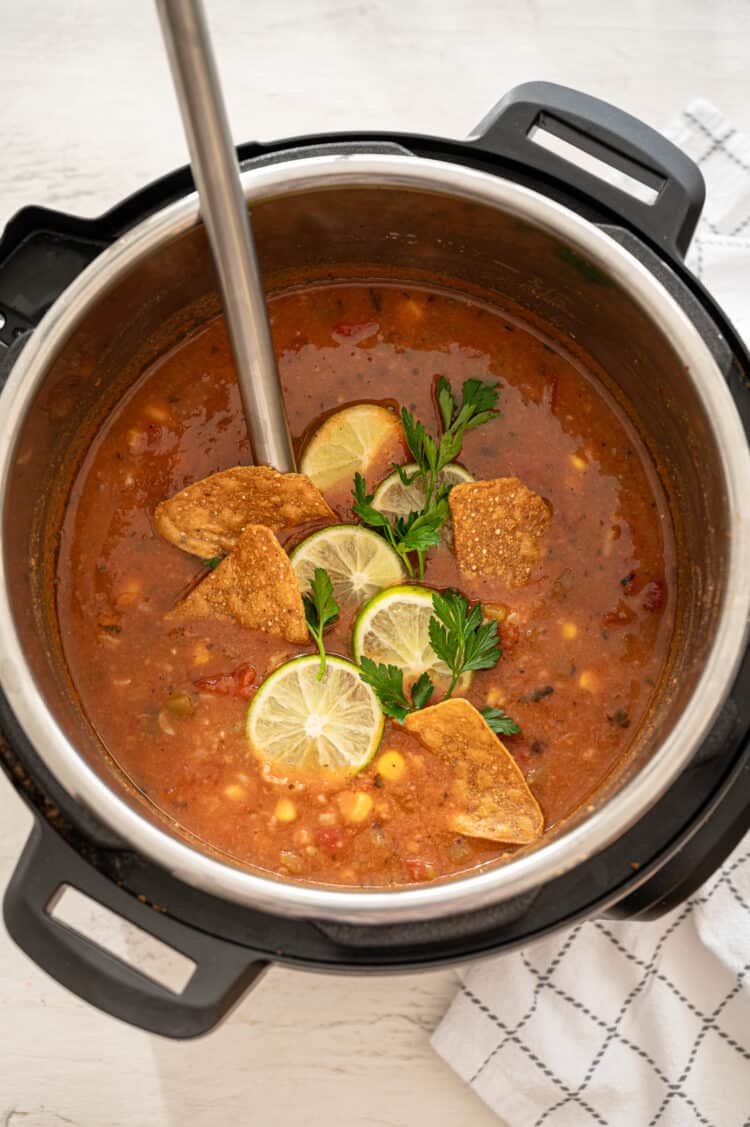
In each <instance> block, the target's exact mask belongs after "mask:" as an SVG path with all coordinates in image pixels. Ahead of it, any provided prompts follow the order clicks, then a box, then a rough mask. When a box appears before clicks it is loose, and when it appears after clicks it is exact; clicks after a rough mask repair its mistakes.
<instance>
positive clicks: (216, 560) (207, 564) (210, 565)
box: [201, 556, 224, 571]
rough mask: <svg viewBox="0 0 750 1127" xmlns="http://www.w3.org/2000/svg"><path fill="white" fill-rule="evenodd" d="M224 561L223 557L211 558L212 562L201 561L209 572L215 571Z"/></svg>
mask: <svg viewBox="0 0 750 1127" xmlns="http://www.w3.org/2000/svg"><path fill="white" fill-rule="evenodd" d="M223 559H224V557H223V556H211V559H210V560H201V563H202V564H203V566H204V567H206V568H208V570H209V571H213V569H214V568H215V567H218V566H219V564H220V563H221V561H222V560H223Z"/></svg>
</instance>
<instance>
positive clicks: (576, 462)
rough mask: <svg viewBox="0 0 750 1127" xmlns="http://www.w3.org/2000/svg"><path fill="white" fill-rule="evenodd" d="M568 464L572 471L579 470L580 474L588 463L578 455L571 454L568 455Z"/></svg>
mask: <svg viewBox="0 0 750 1127" xmlns="http://www.w3.org/2000/svg"><path fill="white" fill-rule="evenodd" d="M570 464H571V466H573V468H574V469H576V470H580V471H581V472H583V470H585V469H586V466H587V465H588V462H587V461H586V459H585V458H582V457H581V455H580V454H571V455H570Z"/></svg>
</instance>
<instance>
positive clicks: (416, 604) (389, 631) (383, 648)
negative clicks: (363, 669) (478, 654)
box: [352, 587, 471, 691]
mask: <svg viewBox="0 0 750 1127" xmlns="http://www.w3.org/2000/svg"><path fill="white" fill-rule="evenodd" d="M432 613H433V610H432V592H431V591H429V590H428V589H427V588H425V587H392V588H391V589H390V590H388V591H381V593H380V594H379V595H376V596H375V598H374V599H370V601H369V603H366V604H365V606H363V607H362V610H361V611H360V612H359V614H358V615H357V618H356V620H355V623H354V635H353V638H352V646H353V649H354V659H355V661H358V662H359V661H361V660H362V657H370V658H372V660H373V661H378V662H382V664H383V665H396V666H398V668H399V669H401V670H403V673H404V685H405V687H409V686H411V685H413V684H414V682H415V681H416V679H417V678H418V677H419V676H420V674H422V673H425V672H427V673H429V675H430V677H431V678H432V680H433V682H434V684H435V688H436V689H438V690H441V689H442V690H445V689H447V687H448V685H449V683H450V679H451V674H450V670H449V669H448V666H447V665H446V664H445V662H443V661H440V659H439V658H438V656H437V654H436V653H435V651H434V650H433V648H432V646H431V645H430V633H429V625H428V624H429V621H430V619H431V618H432ZM470 684H471V673H465V674H464V675H463V677H461V679H460V680H459V682H458V685H457V686H456V689H457V690H458V691H462V690H466V689H468V687H469V685H470Z"/></svg>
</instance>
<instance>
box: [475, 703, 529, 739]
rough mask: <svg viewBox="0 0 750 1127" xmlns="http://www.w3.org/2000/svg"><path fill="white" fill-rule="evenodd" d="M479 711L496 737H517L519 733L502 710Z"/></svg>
mask: <svg viewBox="0 0 750 1127" xmlns="http://www.w3.org/2000/svg"><path fill="white" fill-rule="evenodd" d="M479 711H480V712H481V714H482V716H483V717H484V719H485V720H486V722H487V725H488V726H489V727H490V728H491V729H492V731H493V732H494V733H495V735H496V736H517V735H518V734H519V732H520V731H521V729H520V728H519V726H518V724H516V722H515V720H511V718H510V716H508V713H507V712H504V711H503V709H502V708H480V710H479Z"/></svg>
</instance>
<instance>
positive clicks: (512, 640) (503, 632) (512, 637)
mask: <svg viewBox="0 0 750 1127" xmlns="http://www.w3.org/2000/svg"><path fill="white" fill-rule="evenodd" d="M498 634H499V635H500V645H501V646H502V647H503V649H504V650H512V649H513V647H514V646H515V645H517V644H518V640H519V638H520V637H521V631H520V630H519V629H518V626H517V625H516V624H515V622H503V623H502V625H501V626H500V627H499V628H498Z"/></svg>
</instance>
